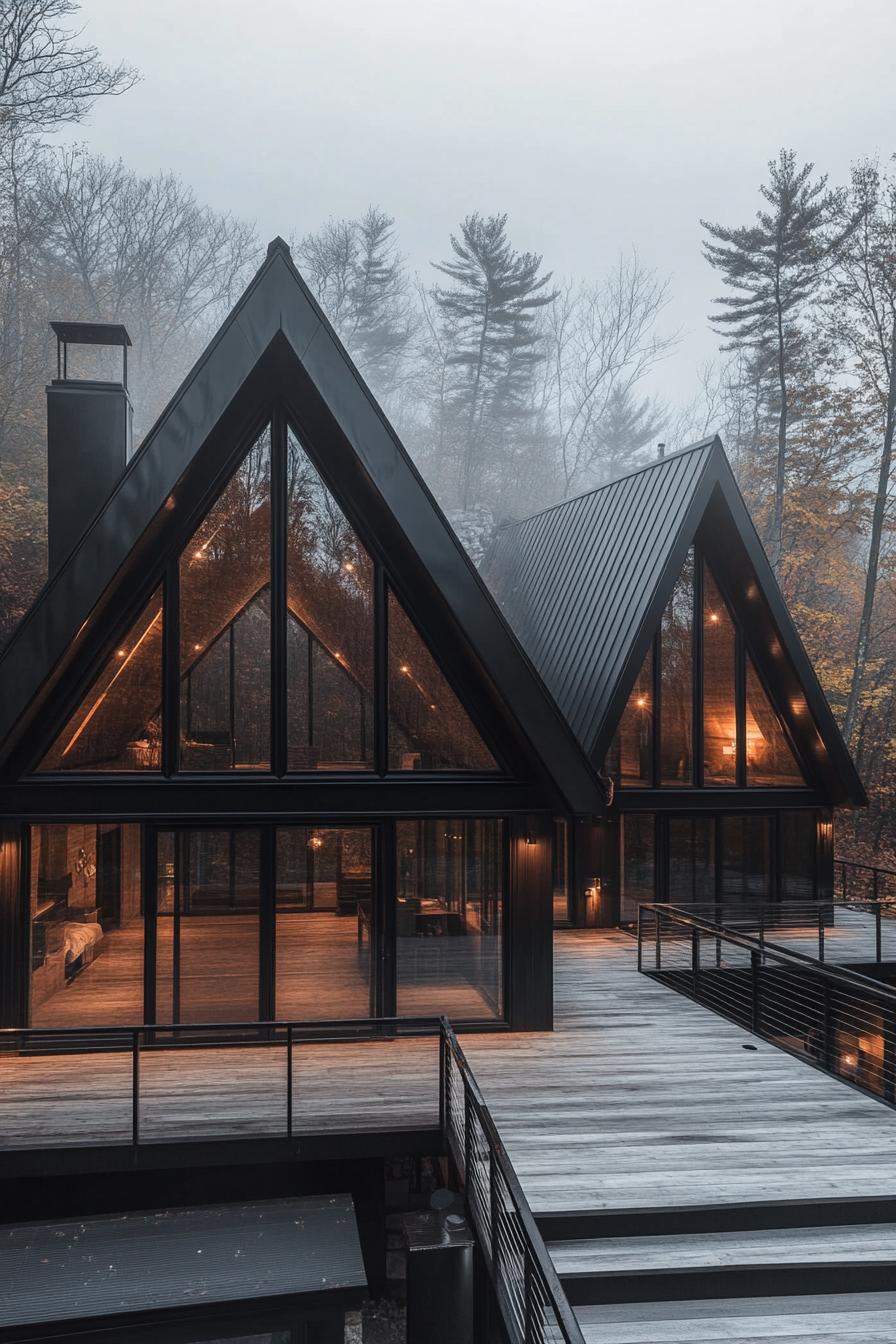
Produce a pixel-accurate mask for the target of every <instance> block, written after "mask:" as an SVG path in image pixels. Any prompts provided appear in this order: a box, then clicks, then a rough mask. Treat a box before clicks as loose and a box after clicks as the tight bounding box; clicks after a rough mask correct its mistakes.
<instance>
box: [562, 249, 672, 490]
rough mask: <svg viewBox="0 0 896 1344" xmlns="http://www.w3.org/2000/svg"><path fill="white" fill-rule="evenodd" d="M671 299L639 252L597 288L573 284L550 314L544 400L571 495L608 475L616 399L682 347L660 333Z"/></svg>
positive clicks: (564, 483) (565, 486)
mask: <svg viewBox="0 0 896 1344" xmlns="http://www.w3.org/2000/svg"><path fill="white" fill-rule="evenodd" d="M668 300H669V286H668V281H666V280H663V279H662V278H661V277H660V276H658V275H657V273H656V271H652V270H649V269H648V268H647V267H645V266H643V265H642V264H641V261H640V260H639V258H638V256H637V254H635V253H633V254H632V255H631V256H630V257H628V258H620V259H619V262H618V263H617V265H616V266H615V267H614V268H613V270H611V271H610V272H609V274H608V275H607V276H606V277H605V278H604V279H603V280H602V281H600V282H599V283H597V284H593V285H573V284H568V285H567V286H566V287H565V288H564V289H563V291H562V292H561V293H560V294H559V295H558V296H557V298H556V299H555V301H554V303H553V304H551V306H550V307H549V308H548V309H547V311H546V320H545V324H544V335H545V341H546V344H547V349H548V360H547V365H546V368H545V377H544V383H543V387H542V400H543V406H544V411H545V416H546V419H547V420H548V422H549V423H550V424H551V425H552V427H553V432H554V436H555V442H556V452H557V456H558V461H559V470H560V475H561V487H562V494H563V496H564V497H566V496H568V495H570V494H573V493H575V492H576V491H577V490H584V489H586V488H587V487H588V486H589V485H590V484H593V483H594V482H595V481H596V480H597V479H599V478H600V476H601V459H602V454H603V452H604V451H605V444H604V442H603V440H602V438H601V424H602V422H603V421H604V419H605V417H606V415H607V411H608V408H609V407H610V406H611V404H612V399H613V398H614V396H617V395H619V394H620V393H630V392H631V391H632V390H633V389H634V388H635V387H636V386H637V384H638V383H639V382H640V380H641V379H642V378H643V377H644V375H645V374H646V373H647V372H648V371H649V370H650V369H651V368H652V367H653V366H654V365H655V364H657V363H658V362H659V361H660V360H661V359H664V358H665V356H666V355H667V354H668V353H669V352H670V350H671V349H672V348H673V347H674V345H675V343H676V341H677V339H678V337H677V335H674V334H673V335H668V336H661V335H659V334H658V333H657V331H656V321H657V318H658V317H659V315H660V313H661V312H662V311H663V309H664V308H665V307H666V304H667V303H668Z"/></svg>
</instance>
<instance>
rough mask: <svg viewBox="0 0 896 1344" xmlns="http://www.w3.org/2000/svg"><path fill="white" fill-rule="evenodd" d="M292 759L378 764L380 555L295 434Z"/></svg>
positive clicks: (319, 764) (347, 766)
mask: <svg viewBox="0 0 896 1344" xmlns="http://www.w3.org/2000/svg"><path fill="white" fill-rule="evenodd" d="M286 472H287V477H286V508H287V521H286V547H287V549H286V602H287V635H286V647H287V724H288V728H287V733H288V742H287V767H288V769H289V770H291V771H299V770H372V769H373V741H374V735H373V718H374V715H373V703H374V701H373V667H374V656H373V587H374V584H373V561H372V560H371V558H370V556H369V555H368V553H367V551H366V550H365V549H364V547H363V546H362V545H361V542H360V541H359V540H358V536H357V534H356V533H355V531H354V529H353V528H352V527H351V526H350V524H349V523H348V521H347V519H346V517H345V515H344V514H343V512H342V510H341V509H340V508H339V505H338V504H337V503H336V501H335V500H334V499H333V496H332V495H331V494H330V492H329V490H328V489H327V487H326V486H325V485H324V483H323V481H322V480H321V478H320V475H319V474H318V472H317V470H316V468H315V466H314V465H313V463H312V462H311V459H310V458H309V456H308V454H307V453H306V452H305V450H304V448H303V447H302V445H301V443H300V442H299V439H298V437H297V436H296V434H295V433H294V432H293V431H292V429H290V430H289V431H288V434H287V446H286Z"/></svg>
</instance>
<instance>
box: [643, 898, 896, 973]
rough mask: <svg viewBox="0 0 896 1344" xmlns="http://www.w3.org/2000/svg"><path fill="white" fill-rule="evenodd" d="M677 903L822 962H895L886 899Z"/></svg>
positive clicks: (895, 928) (895, 935)
mask: <svg viewBox="0 0 896 1344" xmlns="http://www.w3.org/2000/svg"><path fill="white" fill-rule="evenodd" d="M667 904H669V905H670V906H672V907H675V908H680V909H684V910H686V911H688V913H690V914H695V915H699V916H700V917H701V918H702V919H708V920H710V922H711V923H713V924H720V925H722V926H723V927H724V928H726V929H732V930H735V931H737V932H740V933H749V934H755V935H756V937H757V938H758V939H759V941H760V943H764V942H765V940H766V939H767V938H768V939H771V940H773V941H774V942H776V943H777V944H778V945H779V946H784V947H789V948H791V949H792V950H794V951H798V952H806V953H807V954H809V955H810V956H813V957H817V959H818V960H819V961H822V962H826V961H833V962H835V963H842V962H864V963H871V962H874V963H877V964H880V963H881V962H882V961H893V962H896V905H888V904H887V903H886V902H885V901H873V900H870V899H869V900H861V899H860V898H858V897H857V898H856V899H855V900H849V901H843V900H840V899H839V898H835V897H832V898H830V899H828V900H821V901H819V900H813V901H764V900H756V899H750V898H748V897H741V898H735V899H722V900H719V901H695V902H691V901H688V902H687V903H686V904H683V905H680V906H678V905H677V904H676V902H668V903H667Z"/></svg>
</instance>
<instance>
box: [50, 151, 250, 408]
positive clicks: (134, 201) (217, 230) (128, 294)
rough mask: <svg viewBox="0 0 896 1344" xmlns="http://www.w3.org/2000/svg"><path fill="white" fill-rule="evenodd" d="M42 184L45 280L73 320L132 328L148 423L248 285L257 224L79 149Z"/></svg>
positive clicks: (56, 163)
mask: <svg viewBox="0 0 896 1344" xmlns="http://www.w3.org/2000/svg"><path fill="white" fill-rule="evenodd" d="M37 189H38V193H39V197H40V200H41V202H42V205H43V213H44V217H45V219H46V225H45V234H44V238H43V242H42V257H43V263H44V270H45V280H46V284H47V286H48V288H49V290H50V291H51V292H55V293H57V294H64V295H65V302H66V306H67V311H68V313H69V315H70V316H73V317H78V316H80V317H83V318H84V319H86V320H95V321H106V322H124V323H125V325H126V326H127V327H128V330H129V332H130V334H131V336H132V338H133V340H134V344H135V352H134V368H135V374H136V376H135V378H134V387H135V391H136V395H137V403H136V405H135V416H136V419H137V424H138V426H143V427H145V425H146V424H147V422H148V420H149V419H151V418H152V417H153V416H154V414H155V413H156V412H157V411H158V410H159V409H160V407H161V404H162V402H163V400H164V398H165V396H166V395H167V394H168V393H169V392H170V391H172V390H173V386H174V385H175V382H176V380H177V377H178V373H179V372H180V373H182V371H183V369H184V367H186V366H187V365H188V363H189V361H190V359H191V358H192V357H194V356H195V354H196V353H197V351H198V348H199V346H200V345H201V344H202V342H203V341H204V340H205V339H207V336H208V334H209V333H210V331H211V330H213V328H214V326H215V325H216V324H217V322H218V321H219V320H220V318H221V316H222V315H223V313H224V312H225V311H226V309H227V308H228V307H229V306H230V305H231V304H232V303H233V301H234V299H235V298H236V296H237V295H238V294H239V292H240V291H241V289H242V288H243V286H244V284H245V283H246V280H247V279H248V276H249V273H250V271H251V269H252V267H253V266H254V265H255V264H256V263H257V260H258V257H259V247H258V242H257V239H256V237H255V232H254V229H253V227H252V226H251V225H250V224H247V223H245V222H243V221H241V220H238V219H235V218H234V217H233V216H232V215H228V214H219V213H218V212H216V211H214V210H211V209H209V208H208V207H206V206H201V205H200V204H199V203H198V202H197V201H196V198H195V196H194V195H193V192H192V191H191V190H190V189H189V188H188V187H186V186H185V185H184V183H183V182H182V181H181V180H180V179H179V178H177V177H175V176H174V175H172V174H168V173H166V174H159V175H158V176H156V177H149V178H143V177H138V176H137V175H136V174H134V173H131V172H129V171H128V170H127V169H126V168H125V167H124V165H123V164H122V163H120V162H114V161H110V160H107V159H103V158H101V157H98V156H94V155H89V154H86V153H84V152H83V151H81V150H78V149H66V150H63V151H61V152H59V153H55V154H48V155H46V156H45V158H44V161H43V163H42V166H41V169H40V173H39V178H38V185H37Z"/></svg>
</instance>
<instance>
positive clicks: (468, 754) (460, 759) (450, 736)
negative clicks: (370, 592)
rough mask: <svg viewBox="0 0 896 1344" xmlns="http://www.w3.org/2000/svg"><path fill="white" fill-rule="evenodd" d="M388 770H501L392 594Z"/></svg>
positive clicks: (390, 608)
mask: <svg viewBox="0 0 896 1344" xmlns="http://www.w3.org/2000/svg"><path fill="white" fill-rule="evenodd" d="M388 608H389V610H388V632H389V769H390V770H497V769H498V764H497V762H496V761H495V758H494V756H493V755H492V753H491V752H490V751H489V749H488V747H487V746H486V745H485V743H484V742H483V740H482V738H481V737H480V735H479V733H478V731H477V730H476V728H475V727H474V726H473V723H472V721H471V719H470V716H469V715H468V714H467V711H466V710H465V709H464V707H463V705H462V704H461V702H460V700H459V699H458V698H457V696H456V695H455V693H454V691H453V690H452V689H451V687H450V686H449V684H448V682H447V680H446V678H445V675H444V673H443V672H441V671H440V669H439V667H438V666H437V665H436V662H435V659H434V658H433V656H432V654H431V653H430V651H429V649H428V648H427V646H426V644H425V643H424V641H423V639H422V637H421V635H420V633H419V631H418V630H417V628H416V626H415V625H414V624H413V622H412V621H411V620H410V618H409V616H408V615H407V612H406V611H405V610H404V608H403V607H402V605H401V603H400V602H399V601H398V599H397V597H396V596H395V594H394V593H392V592H391V591H390V592H389V600H388Z"/></svg>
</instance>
